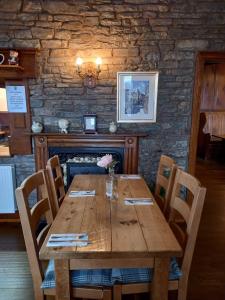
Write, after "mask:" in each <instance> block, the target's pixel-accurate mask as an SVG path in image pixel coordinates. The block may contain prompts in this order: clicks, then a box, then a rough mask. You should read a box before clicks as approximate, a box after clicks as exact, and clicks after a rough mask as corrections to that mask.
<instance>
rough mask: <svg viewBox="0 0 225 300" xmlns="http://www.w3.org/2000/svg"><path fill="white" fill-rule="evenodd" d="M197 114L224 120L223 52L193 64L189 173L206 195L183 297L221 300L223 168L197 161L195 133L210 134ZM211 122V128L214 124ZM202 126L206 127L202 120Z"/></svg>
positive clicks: (223, 294)
mask: <svg viewBox="0 0 225 300" xmlns="http://www.w3.org/2000/svg"><path fill="white" fill-rule="evenodd" d="M201 113H204V115H205V116H206V117H207V118H208V120H211V119H210V117H211V116H213V117H215V119H216V121H218V120H219V121H218V122H219V123H221V122H222V121H221V120H220V117H221V116H222V115H223V114H224V120H225V52H224V53H218V52H200V53H199V54H198V56H197V60H196V74H195V85H194V98H193V107H192V128H191V138H190V148H189V172H190V173H192V174H194V175H195V176H196V177H197V178H198V179H199V181H200V182H201V184H202V185H203V186H205V187H206V188H207V193H206V198H205V204H204V208H203V212H202V218H201V223H200V227H199V232H198V237H197V242H196V248H195V252H194V256H193V260H192V267H191V272H190V278H189V292H188V297H187V299H191V300H201V299H205V300H209V299H225V285H224V270H225V257H224V249H225V236H224V231H225V218H224V213H225V164H224V163H223V164H222V163H219V162H216V161H215V160H214V159H213V157H212V159H207V157H206V159H205V157H203V159H197V146H198V139H199V136H198V133H199V129H201V130H202V129H203V128H204V132H203V133H207V131H208V130H210V128H207V130H206V129H205V125H204V126H203V125H202V126H199V124H200V121H202V120H201V119H202V114H201ZM207 114H208V115H207ZM208 120H207V122H208ZM211 121H212V123H213V124H215V122H216V121H215V120H211ZM204 122H205V124H207V122H206V120H205V119H204V118H203V123H204ZM209 123H210V122H208V124H207V126H208V127H209V125H210V124H209ZM219 123H218V124H216V126H212V128H213V129H214V128H215V127H219V126H221V127H222V128H223V124H222V123H221V124H219ZM212 128H211V129H212ZM224 128H225V127H224ZM224 134H225V129H224ZM209 135H210V137H211V136H212V135H211V134H209ZM198 150H199V149H198ZM198 155H199V151H198ZM210 155H211V154H210Z"/></svg>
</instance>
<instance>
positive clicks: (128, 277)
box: [41, 258, 181, 289]
mask: <svg viewBox="0 0 225 300" xmlns="http://www.w3.org/2000/svg"><path fill="white" fill-rule="evenodd" d="M153 270H154V269H149V268H136V269H134V268H132V269H90V270H73V271H71V274H70V276H71V284H72V286H73V287H80V286H112V285H113V284H114V283H123V284H128V283H141V282H150V281H152V278H153ZM180 277H181V271H180V268H179V266H178V263H177V260H176V258H172V259H171V261H170V270H169V280H177V279H179V278H180ZM41 288H43V289H47V288H55V271H54V261H53V260H50V261H49V264H48V267H47V270H46V272H45V278H44V281H43V282H42V285H41Z"/></svg>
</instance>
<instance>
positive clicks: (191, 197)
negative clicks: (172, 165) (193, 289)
mask: <svg viewBox="0 0 225 300" xmlns="http://www.w3.org/2000/svg"><path fill="white" fill-rule="evenodd" d="M205 194H206V188H204V187H201V184H200V182H199V181H198V180H197V179H196V178H195V177H194V176H192V175H190V174H188V173H186V172H184V171H182V170H180V169H178V170H177V172H176V177H175V180H174V187H173V191H172V196H171V201H170V208H171V209H170V215H169V224H170V226H171V228H172V230H173V232H174V234H175V236H176V237H177V240H178V241H179V243H180V245H181V246H182V248H183V249H184V254H183V259H182V266H181V271H182V273H183V276H182V277H181V279H180V283H179V284H183V285H184V286H185V285H186V286H187V280H188V276H189V271H190V267H191V261H192V256H193V252H194V248H195V243H196V238H197V233H198V228H199V223H200V219H201V213H202V209H203V204H204V199H205ZM178 214H179V215H180V216H181V217H182V219H183V222H179V223H177V215H178ZM181 290H182V289H181Z"/></svg>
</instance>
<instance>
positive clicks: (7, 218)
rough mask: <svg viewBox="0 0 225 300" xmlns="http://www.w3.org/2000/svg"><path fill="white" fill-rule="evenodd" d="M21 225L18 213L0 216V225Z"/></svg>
mask: <svg viewBox="0 0 225 300" xmlns="http://www.w3.org/2000/svg"><path fill="white" fill-rule="evenodd" d="M11 222H15V223H20V217H19V213H18V211H16V212H15V213H12V214H0V223H11Z"/></svg>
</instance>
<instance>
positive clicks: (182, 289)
mask: <svg viewBox="0 0 225 300" xmlns="http://www.w3.org/2000/svg"><path fill="white" fill-rule="evenodd" d="M187 287H188V279H187V278H185V277H183V278H180V280H179V287H178V297H177V300H186V299H187Z"/></svg>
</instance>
